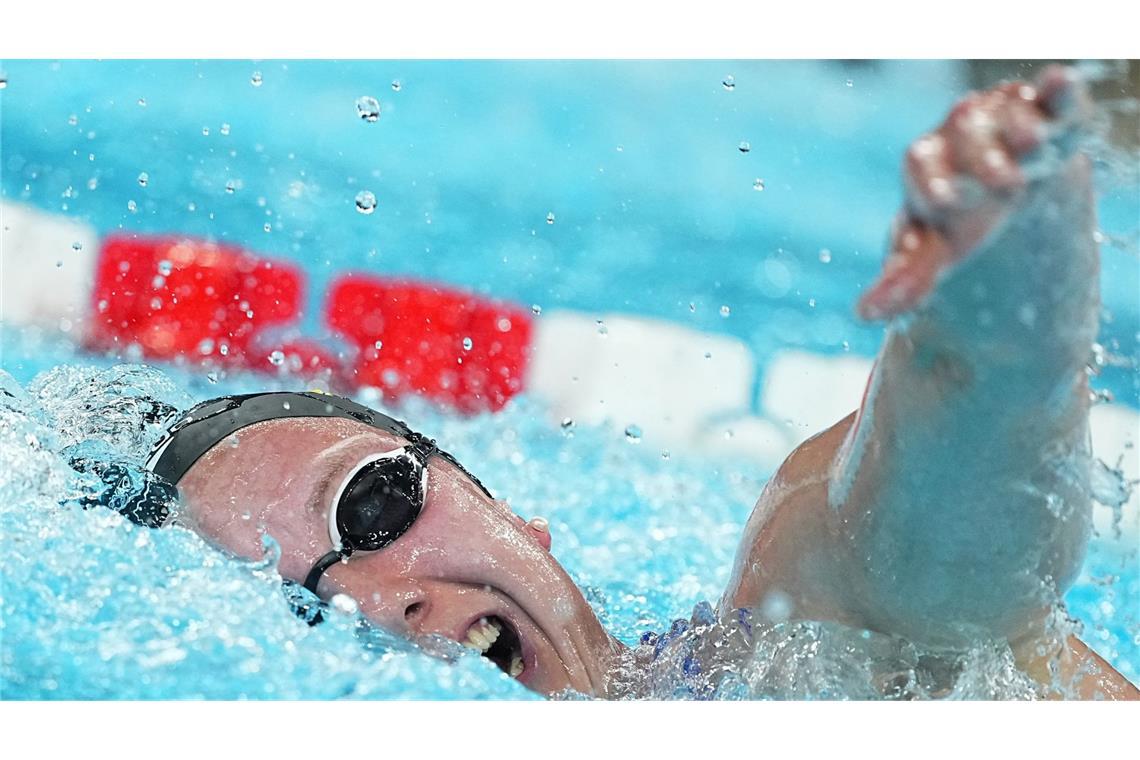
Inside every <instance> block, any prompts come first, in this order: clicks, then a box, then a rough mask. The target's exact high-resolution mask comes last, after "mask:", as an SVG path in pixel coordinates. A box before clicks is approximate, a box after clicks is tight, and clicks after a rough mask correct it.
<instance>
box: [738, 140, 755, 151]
mask: <svg viewBox="0 0 1140 760" xmlns="http://www.w3.org/2000/svg"><path fill="white" fill-rule="evenodd" d="M736 149H737V150H738V151H740V152H741V153H751V152H752V143H750V142H748V141H747V140H741V141H740V144H739V145H737V146H736Z"/></svg>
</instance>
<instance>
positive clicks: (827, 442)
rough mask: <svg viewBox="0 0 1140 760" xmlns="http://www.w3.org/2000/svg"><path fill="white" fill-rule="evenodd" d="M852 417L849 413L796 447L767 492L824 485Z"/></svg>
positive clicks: (853, 418) (854, 414)
mask: <svg viewBox="0 0 1140 760" xmlns="http://www.w3.org/2000/svg"><path fill="white" fill-rule="evenodd" d="M855 417H856V412H852V413H851V414H849V415H847V416H846V417H844V418H843V419H841V420H840V421H839V422H836V423H835V424H834V425H832V426H831V427H829V428H827V429H826V430H823V431H822V432H820V433H817V434H815V435H814V436H812V437H811V438H809V439H807V440H806V441H804V442H803V443H801V444H800V445H799V446H798V447H796V449H795V450H794V451H793V452H792V453H791V454H789V455H788V458H787V459H785V460H784V463H783V464H781V465H780V467H779V469H778V470H776V474H775V475H773V476H772V479H771V481H770V482H769V488H768V489H766V491H767V490H773V491H778V492H786V491H788V490H799V489H802V488H804V487H810V486H814V485H818V484H822V483H825V482H826V479H827V477H828V476H829V474H830V472H831V466H832V464H833V463H834V461H835V457H836V454H837V453H838V452H839V449H840V447H841V446H842V445H843V442H844V440H845V439H846V437H847V433H848V431H850V429H851V426H852V425H853V424H854V422H855Z"/></svg>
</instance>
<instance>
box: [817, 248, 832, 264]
mask: <svg viewBox="0 0 1140 760" xmlns="http://www.w3.org/2000/svg"><path fill="white" fill-rule="evenodd" d="M819 263H820V264H830V263H831V251H830V250H829V249H827V248H820V249H819Z"/></svg>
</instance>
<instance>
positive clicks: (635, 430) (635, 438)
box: [625, 425, 641, 443]
mask: <svg viewBox="0 0 1140 760" xmlns="http://www.w3.org/2000/svg"><path fill="white" fill-rule="evenodd" d="M625 440H626V441H628V442H629V443H641V428H639V427H638V426H637V425H626V427H625Z"/></svg>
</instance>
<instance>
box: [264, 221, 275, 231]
mask: <svg viewBox="0 0 1140 760" xmlns="http://www.w3.org/2000/svg"><path fill="white" fill-rule="evenodd" d="M261 229H263V230H265V231H266V232H272V230H273V226H272V225H271V224H270V223H269V222H266V223H265V224H263V225H261Z"/></svg>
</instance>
